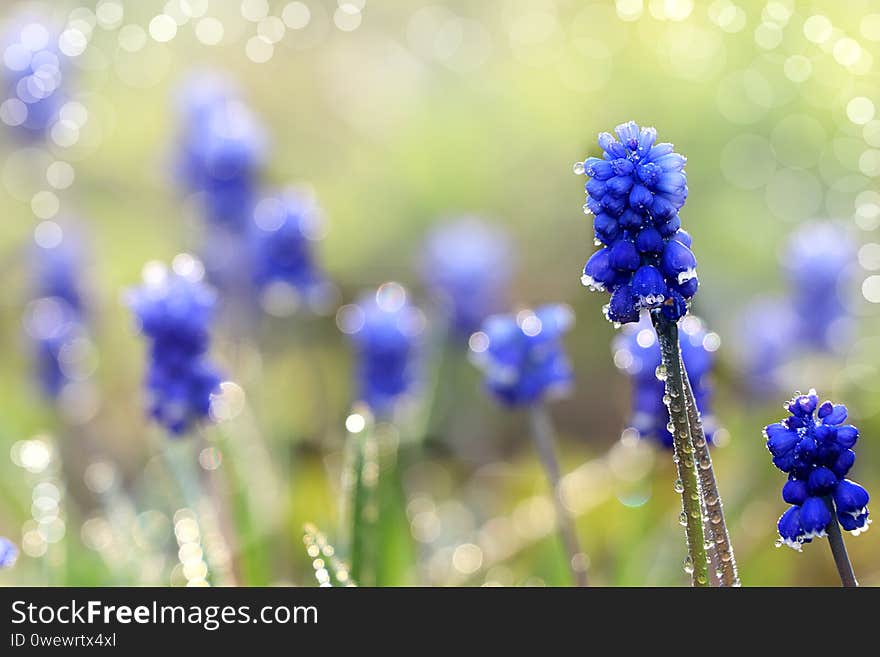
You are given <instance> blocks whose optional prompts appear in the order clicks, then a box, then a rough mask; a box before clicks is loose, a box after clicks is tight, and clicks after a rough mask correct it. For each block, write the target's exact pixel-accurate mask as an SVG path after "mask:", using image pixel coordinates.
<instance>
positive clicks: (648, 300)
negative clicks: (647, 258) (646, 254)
mask: <svg viewBox="0 0 880 657" xmlns="http://www.w3.org/2000/svg"><path fill="white" fill-rule="evenodd" d="M632 291H633V294H635V296H636V298H637V299H638V301H639V305H640V306H641V307H642V308H656V307H658V306H659V305H660V304H661V303H663V302H664V301H665V300H666V292H667V286H666V280H665V279H664V278H663V274H661V273H660V270H659V269H657V268H656V267H653V266H651V265H642V266H641V267H639V268H638V270H637V271H636V273H635V274H634V275H633V278H632Z"/></svg>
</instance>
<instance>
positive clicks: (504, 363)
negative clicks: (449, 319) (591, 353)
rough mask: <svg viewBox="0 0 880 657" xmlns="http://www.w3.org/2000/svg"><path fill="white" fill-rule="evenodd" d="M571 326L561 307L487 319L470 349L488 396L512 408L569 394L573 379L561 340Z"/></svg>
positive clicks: (567, 310)
mask: <svg viewBox="0 0 880 657" xmlns="http://www.w3.org/2000/svg"><path fill="white" fill-rule="evenodd" d="M573 323H574V313H573V312H572V311H571V308H569V307H568V306H566V305H563V304H551V305H546V306H541V307H539V308H537V309H535V310H522V311H520V312H519V313H517V314H516V315H492V316H490V317H488V318H487V319H486V321H485V322H483V327H482V329H481V330H480V331H478V332H477V333H474V334H473V335H472V336H471V338H470V341H469V344H470V349H471V354H472V356H471V358H472V360H473V362H474V364H476V365H477V367H479V368H480V369H481V370H482V371H483V373H484V375H485V386H486V389H487V390H488V391H489V393H490V395H492V397H494V398H495V399H496V400H498V401H499V402H500V403H501V404H504V405H505V406H511V407H514V406H528V405H531V404H536V403H538V402H540V401H542V400H543V399H545V398H548V397H551V396H559V395H562V394H564V393H566V392H568V390H569V389H570V388H571V384H572V381H573V378H574V376H573V372H572V367H571V363H570V362H569V360H568V356H566V354H565V348H564V346H563V344H562V336H563V334H564V333H565V332H566V331H568V329H569V328H571V326H572V325H573Z"/></svg>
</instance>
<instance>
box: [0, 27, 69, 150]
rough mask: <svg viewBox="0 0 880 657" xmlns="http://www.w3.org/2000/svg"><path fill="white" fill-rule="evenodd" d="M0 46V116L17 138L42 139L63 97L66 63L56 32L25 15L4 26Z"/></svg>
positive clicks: (52, 122)
mask: <svg viewBox="0 0 880 657" xmlns="http://www.w3.org/2000/svg"><path fill="white" fill-rule="evenodd" d="M0 48H2V50H3V58H2V64H3V71H2V72H3V86H4V90H5V94H4V98H5V100H4V101H3V103H2V105H0V118H2V120H3V122H4V123H5V124H6V125H8V126H10V127H11V128H12V129H13V130H14V131H15V133H16V134H18V135H19V136H21V137H24V138H26V139H39V138H42V137H43V136H45V134H46V132H47V131H48V130H50V129H51V128H52V126H53V125H55V123H56V122H57V120H58V118H59V117H58V115H59V110H60V109H61V106H62V105H63V104H64V100H65V94H64V78H65V76H66V75H67V69H68V66H67V57H66V56H65V55H64V54H63V53H62V52H61V50H59V48H58V35H57V34H55V33H54V31H53V30H52V29H51V28H50V27H49V26H48V25H47V24H46V23H44V22H42V21H40V20H39V19H36V18H35V17H33V16H27V15H25V16H21V17H19V18H17V19H16V20H15V21H14V22H13V24H12V26H11V27H10V28H8V30H7V32H6V34H5V37H4V39H3V42H2V45H0Z"/></svg>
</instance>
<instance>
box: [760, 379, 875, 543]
mask: <svg viewBox="0 0 880 657" xmlns="http://www.w3.org/2000/svg"><path fill="white" fill-rule="evenodd" d="M785 408H786V410H787V411H788V412H789V413H790V415H789V417H787V418H785V419H784V420H782V421H781V422H776V423H774V424H771V425H768V426H767V427H766V428H765V429H764V436H765V437H766V439H767V449H769V450H770V453H771V454H772V456H773V464H774V465H775V466H776V467H777V468H779V469H780V470H782V471H783V472H785V473H787V474H788V481H787V482H786V484H785V486H784V487H783V489H782V498H783V499H784V500H785V501H786V502H787V503H788V504H790V505H791V507H790V508H789V509H788V510H787V511H786V512H785V513H784V514H782V516H781V517H780V518H779V523H778V530H779V541H778V544H779V545H787V546H789V547H791V548H794V549H795V550H798V551H800V550H801V548H802V546H803V544H804V543H810V542H811V541H812V540H813V539H814V538H819V537H822V536H825V535H826V528H827V527H828V525H829V523H831V522H832V519H833V520H834V521H835V522H837V523H839V524H840V526H841V527H842V528H843V529H844V530H845V531H848V532H852V534H853V535H858V534H859V533H861V532H863V531H866V530H867V529H868V525H869V524H870V522H871V521H870V519H869V517H868V501H869V496H868V492H867V491H866V490H865V489H864V488H863V487H862V486H861V485H859V484H857V483H856V482H854V481H851V480H849V479H847V478H846V475H847V474H848V473H849V471H850V469H851V468H852V466H853V464H854V463H855V458H856V455H855V452H854V451H853V449H852V448H853V446H854V445H855V444H856V441H857V440H858V438H859V431H858V429H856V427H854V426H852V425H851V424H844V422H845V421H846V417H847V410H846V406H844V405H843V404H832V403H831V402H830V401H826V402H822V403H821V404H820V403H819V397H818V395H817V394H816V391H815V390H810V392H809V393H808V394H806V395H802V394H797V395H795V396H794V397H793V398H792V399H791V400H790V401H788V402H787V403H786V404H785Z"/></svg>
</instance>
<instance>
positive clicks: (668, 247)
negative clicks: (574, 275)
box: [574, 121, 698, 324]
mask: <svg viewBox="0 0 880 657" xmlns="http://www.w3.org/2000/svg"><path fill="white" fill-rule="evenodd" d="M615 133H616V134H617V139H615V138H614V137H613V136H612V135H610V134H609V133H607V132H603V133H601V134H600V135H599V146H600V147H601V148H602V151H603V155H602V158H597V157H590V158H587V159H586V161H584V162H577V163H576V164H575V165H574V171H575V173H577V174H579V175H580V174H585V175H586V176H588V177H589V178H590V180H589V181H587V184H586V191H587V203H586V205H585V206H584V211H585V212H592V213H593V214H594V215H595V220H594V222H593V228H594V231H595V236H596V243H597V244H598V245H600V246H602V248H601V249H600V250H599V251H597V252H595V253H594V254H593V255H592V257H590V259H589V261H588V262H587V264H586V266H585V267H584V273H583V276H582V278H581V281H582V282H583V284H584V285H586V286H587V287H589V288H590V289H592V290H601V291H606V292H608V293H609V294H610V295H611V300H610V302H609V304H608V305H607V306H606V308H605V315H606V317H607V318H608V319H609V320H610V321H612V322H614V323H615V324H628V323H632V322H638V321H639V310H641V309H651V308H662V309H663V313H664V314H665V315H666V316H667V317H668V318H669V319H673V320H677V319H679V318H680V317H682V316H684V315H685V314H686V313H687V309H688V301H689V300H690V299H691V298H692V297H693V296H694V294H695V293H696V291H697V286H698V281H697V269H696V268H697V261H696V258H694V254H693V253H692V252H691V249H690V246H691V238H690V235H688V234H687V233H686V232H684V231H683V230H681V220H680V219H679V216H678V211H679V210H680V209H681V207H682V206H683V205H684V202H685V199H687V194H688V188H687V177H686V175H685V172H684V165H685V162H686V159H685V158H684V157H683V156H681V155H679V154H678V153H675V152H673V146H672V144H666V143H663V144H655V141H656V139H657V131H656V130H655V129H654V128H639V126H638V125H636V124H635V123H634V122H633V121H630V122H628V123H623V124H621V125H619V126H617V128H615Z"/></svg>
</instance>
